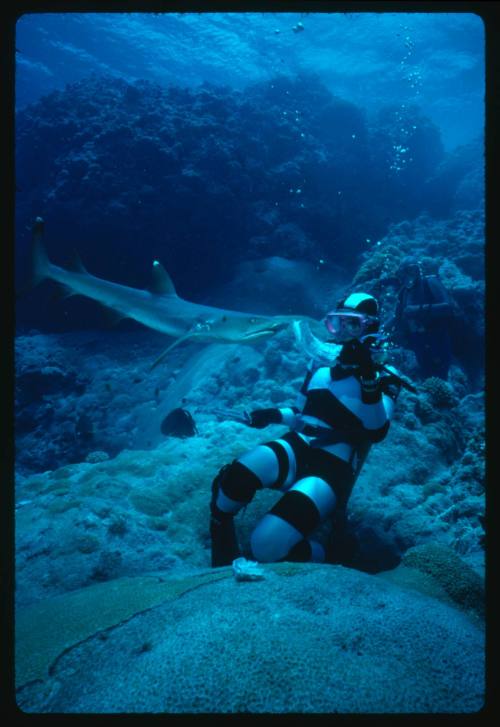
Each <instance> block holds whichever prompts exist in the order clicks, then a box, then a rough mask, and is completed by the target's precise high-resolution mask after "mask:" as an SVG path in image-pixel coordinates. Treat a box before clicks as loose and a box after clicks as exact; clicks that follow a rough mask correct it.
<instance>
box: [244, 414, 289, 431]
mask: <svg viewBox="0 0 500 727" xmlns="http://www.w3.org/2000/svg"><path fill="white" fill-rule="evenodd" d="M282 421H283V419H282V416H281V412H280V410H279V409H254V410H253V411H251V412H250V413H249V414H248V421H247V424H248V426H249V427H253V428H254V429H264V427H267V425H268V424H280V423H281V422H282Z"/></svg>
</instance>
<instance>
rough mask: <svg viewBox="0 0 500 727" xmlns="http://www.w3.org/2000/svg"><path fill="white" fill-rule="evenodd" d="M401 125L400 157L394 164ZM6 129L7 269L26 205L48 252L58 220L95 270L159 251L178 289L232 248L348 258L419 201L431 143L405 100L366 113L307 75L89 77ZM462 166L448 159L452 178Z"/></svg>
mask: <svg viewBox="0 0 500 727" xmlns="http://www.w3.org/2000/svg"><path fill="white" fill-rule="evenodd" d="M402 127H404V129H405V130H406V131H407V136H408V138H407V139H406V141H405V144H406V147H407V149H408V152H409V153H408V154H407V155H406V156H407V159H408V161H407V163H406V164H405V165H404V168H403V167H401V168H400V169H395V168H391V164H390V155H391V153H393V150H394V148H395V146H397V144H396V142H395V139H396V137H397V136H398V135H399V136H400V135H401V129H402ZM16 133H17V143H16V170H17V174H16V178H17V179H18V182H19V187H20V190H19V193H18V195H17V200H16V217H17V225H16V229H17V230H18V234H19V239H18V240H17V245H16V252H17V261H16V262H17V265H16V274H17V275H18V280H19V282H20V283H22V282H24V277H25V276H26V275H27V272H28V265H29V260H28V255H27V251H28V249H29V229H30V226H31V224H32V222H33V217H34V215H41V216H43V217H44V219H45V220H46V230H47V237H48V238H49V237H50V250H51V255H52V256H53V257H54V261H55V262H58V263H61V262H64V261H65V260H66V258H67V255H68V250H67V248H66V246H67V239H68V229H70V230H71V237H72V246H74V247H75V248H77V249H78V250H79V252H80V254H81V256H82V258H83V260H84V262H85V263H86V264H88V266H89V269H91V270H92V271H93V272H95V274H97V275H99V276H101V277H105V278H107V279H116V280H118V279H119V280H120V282H123V283H124V284H128V285H135V286H138V287H140V286H142V285H143V284H144V281H145V280H147V278H148V273H149V270H148V268H149V265H150V264H151V260H152V259H154V258H155V257H158V256H160V257H161V259H162V262H163V263H164V265H165V266H166V267H167V269H168V270H169V272H170V274H171V275H172V276H173V279H174V280H175V281H176V284H177V285H178V286H179V290H181V291H183V293H184V294H185V295H186V297H190V296H192V295H194V294H200V293H201V294H204V293H206V292H207V291H208V289H209V286H210V285H211V286H212V287H214V286H216V285H217V284H220V283H222V282H223V281H224V280H227V279H228V278H229V277H230V273H231V270H232V268H233V267H234V265H235V264H237V263H238V262H240V261H241V259H242V258H245V257H246V256H248V255H250V257H252V258H260V257H265V256H268V255H274V256H276V255H278V256H280V255H281V256H283V257H285V258H298V259H299V260H302V261H309V262H313V263H315V264H317V263H318V260H320V259H321V260H323V261H326V262H327V263H328V264H331V263H335V264H337V265H344V266H347V267H348V268H350V270H351V271H352V272H354V271H355V268H356V266H357V262H358V260H357V257H358V255H359V254H360V253H361V252H363V250H364V248H365V240H368V239H371V240H373V239H378V238H380V237H382V236H383V235H385V234H386V233H387V228H388V225H390V224H391V223H401V220H403V219H405V218H406V217H408V216H409V217H414V216H416V215H418V214H420V213H422V212H423V211H424V210H425V209H426V207H427V206H428V204H429V203H430V202H431V198H430V197H429V195H427V196H426V192H425V189H426V188H425V180H426V179H427V178H429V177H431V176H432V175H434V174H435V173H436V172H437V165H438V164H439V163H440V162H441V161H442V159H443V157H444V152H443V149H442V146H441V143H440V141H439V133H438V131H437V129H436V127H434V126H433V124H432V123H431V122H430V121H429V120H428V119H425V118H424V117H423V116H422V115H421V113H420V112H419V111H418V110H415V109H410V108H408V109H407V112H406V113H405V118H398V117H397V113H396V115H395V114H394V110H390V109H389V110H386V111H385V112H383V113H382V114H381V115H380V117H379V118H378V119H374V120H372V121H371V122H370V124H369V125H368V123H367V121H366V119H365V115H364V113H363V112H362V110H361V109H359V108H357V107H356V106H354V105H353V104H351V103H348V102H346V101H344V100H342V99H340V98H338V97H337V96H334V95H332V94H331V93H330V92H329V91H328V90H327V89H326V88H325V86H323V85H322V83H321V82H320V80H319V79H318V78H317V77H315V76H312V75H304V76H299V77H297V78H296V79H294V78H289V77H276V78H273V79H270V80H269V81H266V82H264V83H259V84H256V85H254V86H251V87H250V88H248V89H246V91H245V93H244V94H243V93H241V92H238V91H232V90H230V89H228V88H225V87H218V86H214V85H210V84H204V85H203V86H200V87H199V88H197V89H188V88H178V87H175V86H170V87H167V88H163V87H161V86H158V85H156V84H153V83H148V82H146V81H138V82H136V83H134V84H130V83H127V82H126V81H125V80H123V79H117V78H106V77H99V78H98V77H96V76H94V77H91V78H89V79H86V80H82V81H79V82H77V83H74V84H71V85H69V86H67V87H66V88H65V89H64V90H63V91H57V92H54V93H52V94H50V95H49V96H46V97H44V98H42V99H41V100H40V101H39V102H38V103H37V104H34V105H32V106H30V107H27V108H25V109H23V110H22V111H20V112H19V113H18V117H17V121H16ZM270 140H272V143H270ZM466 172H467V168H463V169H462V172H460V169H458V170H457V172H456V174H455V178H456V183H457V184H458V183H459V182H460V179H461V177H460V174H462V176H465V175H466ZM201 197H202V198H203V204H200V199H201ZM443 209H444V207H443V205H442V206H441V210H440V211H441V212H442V211H443ZM34 211H35V212H34ZM76 223H77V224H76ZM332 231H334V232H332ZM138 239H140V240H141V244H140V245H137V240H138ZM228 240H230V244H228ZM103 246H104V247H105V248H106V250H107V254H106V256H105V258H103V256H102V248H103ZM402 251H403V248H402V247H401V252H402ZM33 296H34V297H33ZM33 300H36V301H38V304H37V305H33ZM42 303H43V305H42ZM18 305H19V308H18V310H19V316H18V320H19V322H21V321H23V322H24V325H26V326H31V327H40V326H41V325H42V322H43V324H44V325H45V327H46V329H47V330H49V329H50V330H52V331H54V330H67V329H68V318H67V317H66V316H65V315H64V313H63V311H62V310H61V305H60V303H57V304H56V303H55V302H54V301H53V300H52V299H51V296H50V295H49V294H48V293H46V294H44V293H43V292H42V291H37V292H36V293H34V294H33V295H31V296H28V299H27V300H20V301H19V304H18ZM64 308H65V309H66V310H69V311H70V312H71V316H70V317H69V318H70V319H71V321H72V322H73V323H75V322H76V323H77V324H78V325H79V326H81V327H91V326H92V325H93V324H95V323H96V321H97V316H98V308H97V306H94V307H92V306H90V307H89V306H85V307H82V303H81V301H78V300H69V301H67V302H65V304H64Z"/></svg>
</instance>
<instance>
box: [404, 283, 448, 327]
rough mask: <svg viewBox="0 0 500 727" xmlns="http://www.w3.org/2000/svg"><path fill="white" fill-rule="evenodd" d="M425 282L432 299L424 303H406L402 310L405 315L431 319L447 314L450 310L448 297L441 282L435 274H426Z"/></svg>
mask: <svg viewBox="0 0 500 727" xmlns="http://www.w3.org/2000/svg"><path fill="white" fill-rule="evenodd" d="M425 284H426V287H427V292H428V294H429V293H430V295H431V296H432V299H431V300H428V301H427V302H425V303H419V304H416V305H407V306H406V307H405V310H404V315H405V317H408V318H417V317H421V318H422V320H431V319H432V320H433V319H439V318H446V317H447V316H449V315H450V314H451V312H452V307H451V303H450V297H449V295H448V292H447V290H446V288H445V287H444V285H443V284H442V282H441V281H440V280H439V278H437V277H436V276H435V275H428V276H427V277H426V279H425Z"/></svg>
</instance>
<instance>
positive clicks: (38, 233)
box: [32, 217, 50, 285]
mask: <svg viewBox="0 0 500 727" xmlns="http://www.w3.org/2000/svg"><path fill="white" fill-rule="evenodd" d="M43 226H44V222H43V220H42V218H41V217H37V218H36V220H35V223H34V225H33V247H32V256H33V280H32V282H33V285H38V283H41V282H42V280H45V278H48V277H49V268H50V260H49V258H48V255H47V251H46V250H45V245H44V244H43Z"/></svg>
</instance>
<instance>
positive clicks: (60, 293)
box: [50, 281, 78, 301]
mask: <svg viewBox="0 0 500 727" xmlns="http://www.w3.org/2000/svg"><path fill="white" fill-rule="evenodd" d="M74 295H78V293H75V291H74V290H73V288H70V287H69V285H64V283H59V282H57V281H56V289H55V290H54V292H53V294H52V295H51V296H50V299H51V300H55V301H58V300H59V301H60V300H66V299H67V298H72V297H73V296H74Z"/></svg>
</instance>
